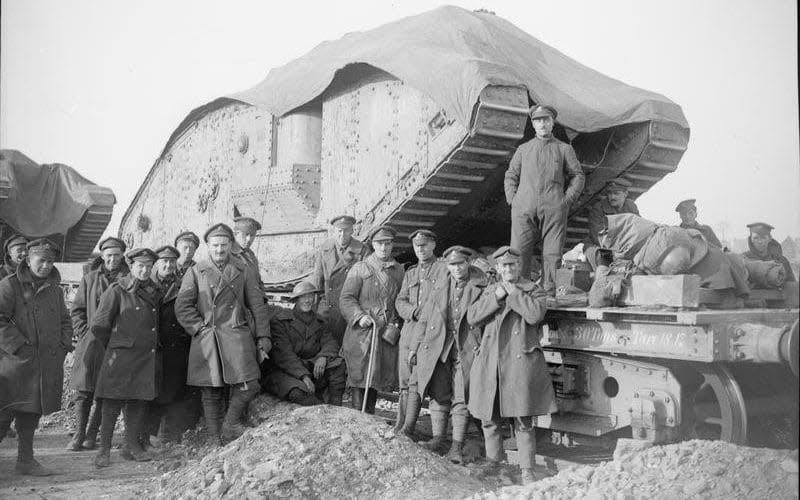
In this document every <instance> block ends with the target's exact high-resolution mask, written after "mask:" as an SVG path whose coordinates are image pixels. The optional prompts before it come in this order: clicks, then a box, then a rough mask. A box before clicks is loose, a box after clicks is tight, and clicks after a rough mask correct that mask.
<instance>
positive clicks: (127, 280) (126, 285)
mask: <svg viewBox="0 0 800 500" xmlns="http://www.w3.org/2000/svg"><path fill="white" fill-rule="evenodd" d="M117 283H118V284H119V286H120V288H122V289H123V290H125V291H126V292H128V293H137V292H141V293H139V296H140V297H142V298H143V299H145V300H146V301H148V302H150V303H151V304H153V305H155V304H156V303H157V302H158V290H154V292H155V295H150V294H149V293H147V292H145V291H144V289H141V290H140V288H141V287H140V284H141V281H139V280H137V279H136V278H134V277H133V276H131V275H130V274H129V275H127V276H123V277H121V278H119V279H118V280H117ZM153 287H154V289H155V283H153Z"/></svg>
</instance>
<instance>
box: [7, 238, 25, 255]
mask: <svg viewBox="0 0 800 500" xmlns="http://www.w3.org/2000/svg"><path fill="white" fill-rule="evenodd" d="M27 244H28V238H26V237H24V236H22V235H21V234H12V235H11V237H10V238H9V239H7V240H6V243H5V245H4V246H3V249H4V250H5V251H6V253H8V250H9V249H10V248H11V247H15V246H18V245H27Z"/></svg>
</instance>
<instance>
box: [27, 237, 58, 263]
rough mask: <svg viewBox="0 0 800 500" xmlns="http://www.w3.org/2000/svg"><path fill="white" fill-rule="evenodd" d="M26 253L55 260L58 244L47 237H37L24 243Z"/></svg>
mask: <svg viewBox="0 0 800 500" xmlns="http://www.w3.org/2000/svg"><path fill="white" fill-rule="evenodd" d="M25 247H26V248H27V249H28V255H40V256H42V257H44V258H46V259H50V260H55V259H56V257H58V253H59V251H58V245H56V244H55V243H53V241H51V240H49V239H47V238H39V239H36V240H33V241H30V242H28V243H26V244H25Z"/></svg>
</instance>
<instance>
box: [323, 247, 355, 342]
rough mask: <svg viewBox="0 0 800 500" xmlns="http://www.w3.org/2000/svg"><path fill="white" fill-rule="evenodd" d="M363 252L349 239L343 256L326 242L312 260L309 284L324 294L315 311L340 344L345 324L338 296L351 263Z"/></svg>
mask: <svg viewBox="0 0 800 500" xmlns="http://www.w3.org/2000/svg"><path fill="white" fill-rule="evenodd" d="M365 252H366V246H365V245H364V244H363V243H362V242H360V241H358V240H357V239H355V238H350V243H348V244H347V248H346V250H345V251H344V253H343V254H342V255H340V254H339V250H337V248H336V241H334V240H333V239H328V240H325V241H324V242H323V243H322V245H321V246H320V248H319V250H317V254H316V256H315V257H314V270H313V271H312V272H311V282H312V283H314V285H315V286H316V287H317V288H318V289H320V290H322V291H323V292H324V297H323V299H322V300H321V301H320V302H319V307H318V308H317V312H318V313H319V314H320V315H321V316H322V317H323V318H325V319H326V320H327V322H328V325H329V326H330V328H331V332H332V333H333V337H334V338H335V339H336V342H338V343H339V345H341V344H342V338H343V337H344V331H345V329H346V328H347V322H346V321H345V320H344V317H343V316H342V313H341V311H340V310H339V296H340V295H341V294H342V287H343V286H344V281H345V279H346V278H347V273H348V271H350V268H352V267H353V264H355V263H356V262H359V261H361V259H362V258H363V257H364V253H365Z"/></svg>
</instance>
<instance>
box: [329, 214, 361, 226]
mask: <svg viewBox="0 0 800 500" xmlns="http://www.w3.org/2000/svg"><path fill="white" fill-rule="evenodd" d="M330 222H331V225H332V226H336V227H352V226H353V224H355V223H356V218H355V217H353V216H352V215H337V216H336V217H334V218H332V219H331V221H330Z"/></svg>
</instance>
